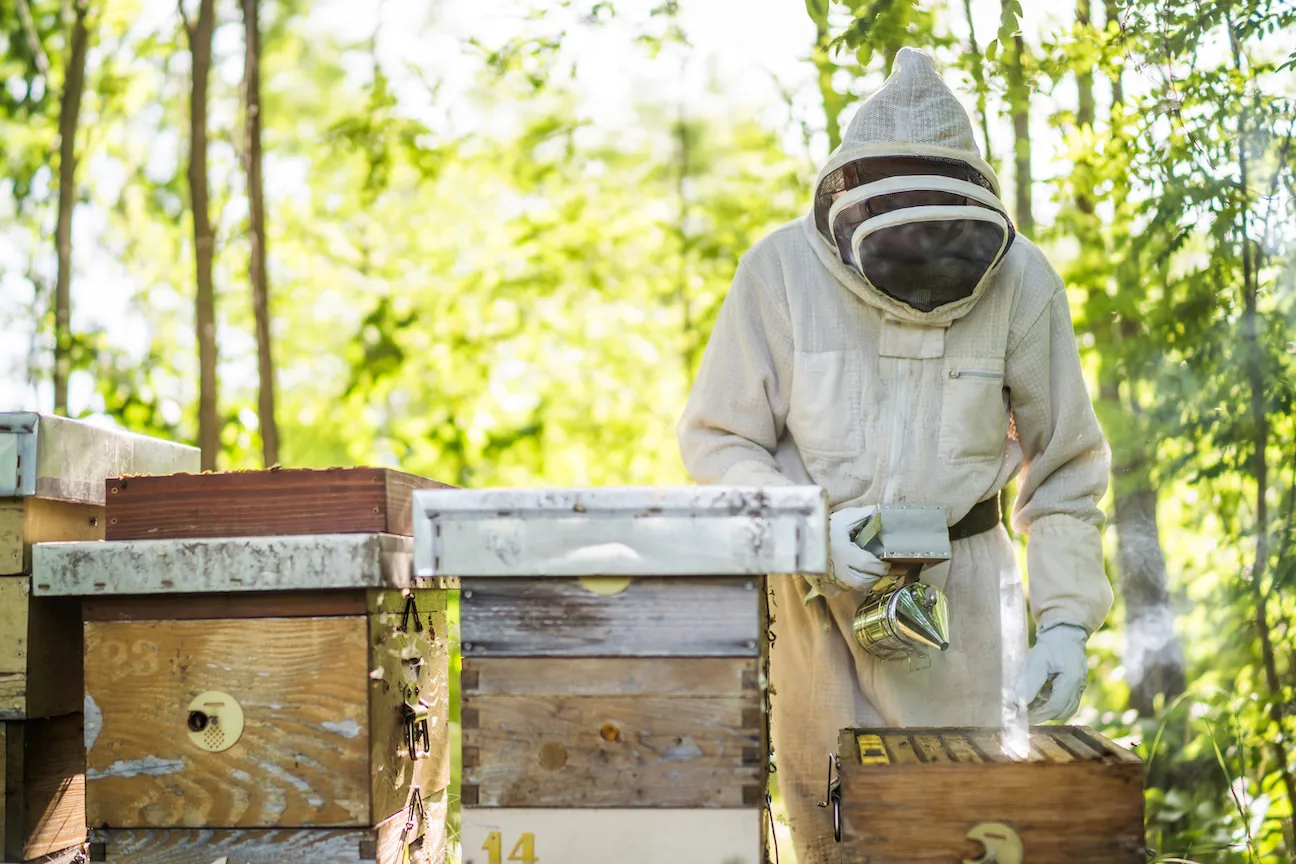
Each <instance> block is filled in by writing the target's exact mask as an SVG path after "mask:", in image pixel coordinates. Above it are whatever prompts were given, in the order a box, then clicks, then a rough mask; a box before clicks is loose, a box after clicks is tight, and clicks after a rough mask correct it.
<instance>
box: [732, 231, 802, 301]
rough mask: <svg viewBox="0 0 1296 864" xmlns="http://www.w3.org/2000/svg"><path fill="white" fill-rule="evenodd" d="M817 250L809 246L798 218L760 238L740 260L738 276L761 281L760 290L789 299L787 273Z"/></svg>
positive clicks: (752, 280) (757, 281)
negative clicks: (799, 261)
mask: <svg viewBox="0 0 1296 864" xmlns="http://www.w3.org/2000/svg"><path fill="white" fill-rule="evenodd" d="M807 254H808V255H809V256H810V257H813V255H814V253H813V251H812V250H810V249H809V248H808V244H807V243H806V241H805V236H804V234H803V233H802V230H801V226H800V224H799V223H798V220H793V221H791V222H788V223H786V224H784V225H780V226H779V227H778V228H775V229H774V230H773V231H771V232H770V233H768V234H766V235H765V236H764V237H762V238H761V239H760V240H757V241H756V242H755V243H754V244H752V247H751V248H750V249H748V250H747V251H746V252H745V253H743V256H742V257H741V258H740V259H739V261H738V276H739V278H743V279H746V280H747V281H751V282H756V283H759V284H758V287H759V289H760V290H762V291H764V292H766V293H768V294H769V295H770V296H771V297H776V298H782V301H783V302H784V303H786V302H787V293H786V292H787V274H788V273H789V272H796V263H795V262H797V261H798V260H805V258H806V256H807Z"/></svg>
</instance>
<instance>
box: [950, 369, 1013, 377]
mask: <svg viewBox="0 0 1296 864" xmlns="http://www.w3.org/2000/svg"><path fill="white" fill-rule="evenodd" d="M949 377H951V378H1002V377H1003V373H1002V372H991V371H990V370H989V369H951V370H950V372H949Z"/></svg>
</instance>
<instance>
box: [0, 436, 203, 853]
mask: <svg viewBox="0 0 1296 864" xmlns="http://www.w3.org/2000/svg"><path fill="white" fill-rule="evenodd" d="M197 468H198V451H197V450H195V449H193V448H192V447H184V446H181V445H179V444H172V443H170V442H166V441H159V440H157V439H153V438H147V437H144V436H141V435H132V434H130V433H125V432H120V431H117V430H113V429H105V428H102V427H98V426H92V425H90V424H87V423H84V422H79V421H75V420H69V419H67V418H64V417H51V416H47V415H44V414H35V413H28V412H15V413H0V766H2V767H3V771H2V772H0V860H5V861H10V862H16V861H30V860H33V859H41V860H46V861H64V860H73V859H75V857H76V856H77V855H78V854H80V853H81V851H82V849H83V847H84V843H85V834H86V823H85V811H84V795H85V777H84V772H85V745H84V743H83V738H82V717H81V680H82V662H81V607H80V604H79V603H78V602H77V601H76V600H72V599H66V598H45V597H33V596H32V585H31V575H30V574H31V550H32V546H33V545H34V544H36V543H43V542H46V541H51V540H101V539H103V536H104V527H105V526H104V480H105V478H107V477H114V476H117V475H119V474H127V473H134V472H139V471H177V470H185V471H189V470H197ZM47 856H52V857H47Z"/></svg>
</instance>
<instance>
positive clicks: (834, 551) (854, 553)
mask: <svg viewBox="0 0 1296 864" xmlns="http://www.w3.org/2000/svg"><path fill="white" fill-rule="evenodd" d="M876 509H877V508H875V507H848V508H846V509H845V510H838V511H837V512H836V513H833V514H832V515H831V516H829V517H828V553H829V554H828V572H827V573H826V574H822V575H820V574H814V575H807V576H806V577H805V578H806V581H807V582H809V583H810V593H808V594H806V596H805V602H806V603H809V602H810V601H811V600H813V599H814V598H816V597H826V598H828V599H829V600H831V599H832V598H833V597H836V596H838V595H839V594H841V593H842V592H843V591H867V590H869V589H870V588H872V587H873V585H874V584H876V582H877V581H878V580H879V579H881V578H882V577H883V576H885V575H887V572H888V570H889V569H890V568H889V567H888V565H887V564H886V562H884V561H882V560H880V559H879V558H878V557H877V556H876V555H874V554H873V553H872V552H869V551H867V550H865V549H862V548H860V547H859V546H856V545H855V544H854V543H853V542H852V541H851V534H852V533H853V532H854V531H855V529H856V528H858V527H859V526H860V525H863V524H864V523H865V522H866V521H867V520H868V518H869V517H870V516H872V515H873V513H874V511H875V510H876Z"/></svg>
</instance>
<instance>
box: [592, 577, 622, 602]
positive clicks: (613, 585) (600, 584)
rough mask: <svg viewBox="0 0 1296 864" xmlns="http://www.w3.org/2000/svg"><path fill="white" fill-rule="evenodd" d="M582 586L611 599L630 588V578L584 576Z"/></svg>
mask: <svg viewBox="0 0 1296 864" xmlns="http://www.w3.org/2000/svg"><path fill="white" fill-rule="evenodd" d="M580 581H581V584H582V585H584V586H585V587H586V588H587V589H589V590H590V591H593V592H594V593H595V594H602V595H603V596H604V597H611V596H612V595H613V594H620V593H621V592H622V591H624V590H626V589H627V588H629V587H630V577H629V576H582V577H580Z"/></svg>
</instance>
